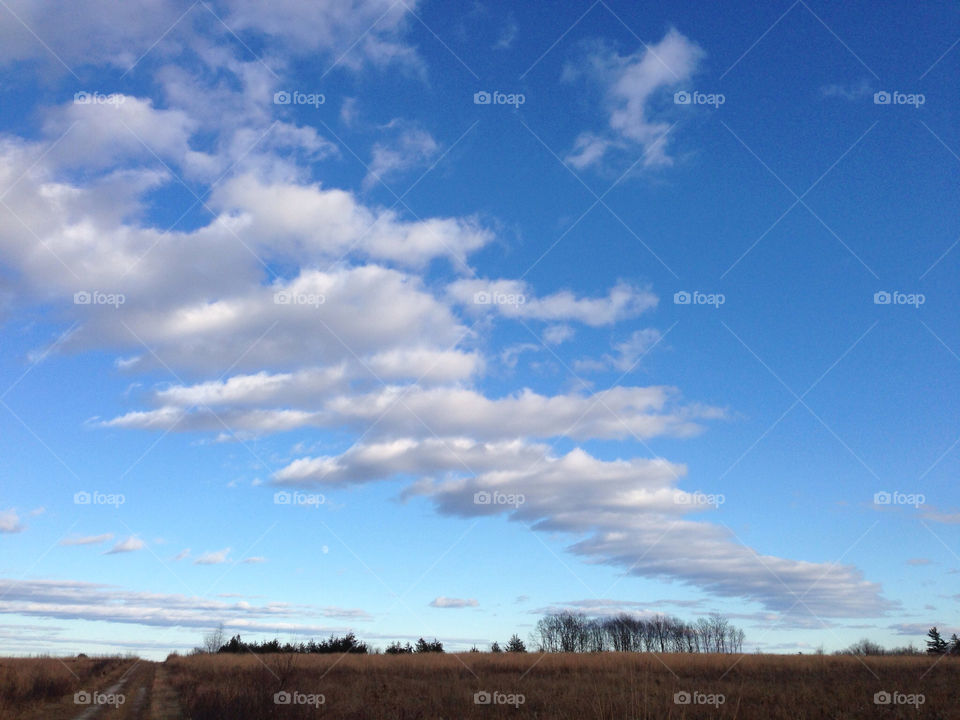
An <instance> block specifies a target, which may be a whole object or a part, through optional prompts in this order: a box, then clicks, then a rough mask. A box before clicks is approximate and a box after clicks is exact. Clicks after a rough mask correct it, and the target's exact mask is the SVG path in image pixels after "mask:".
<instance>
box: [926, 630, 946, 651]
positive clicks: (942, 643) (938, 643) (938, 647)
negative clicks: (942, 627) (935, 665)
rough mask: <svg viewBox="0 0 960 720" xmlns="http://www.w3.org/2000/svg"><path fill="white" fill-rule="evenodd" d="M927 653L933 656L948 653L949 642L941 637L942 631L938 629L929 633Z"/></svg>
mask: <svg viewBox="0 0 960 720" xmlns="http://www.w3.org/2000/svg"><path fill="white" fill-rule="evenodd" d="M927 637H928V638H930V639H929V640H927V652H928V653H930V654H931V655H943V654H944V653H945V652H946V651H947V641H946V640H944V639H943V638H942V637H940V631H939V630H937V628H936V627H932V628H930V630H928V631H927Z"/></svg>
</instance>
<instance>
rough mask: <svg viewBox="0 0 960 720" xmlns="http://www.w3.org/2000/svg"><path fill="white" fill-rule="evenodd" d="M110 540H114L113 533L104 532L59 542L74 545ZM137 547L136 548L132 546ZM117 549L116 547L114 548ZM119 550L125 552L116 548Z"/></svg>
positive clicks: (96, 543) (94, 543) (93, 543)
mask: <svg viewBox="0 0 960 720" xmlns="http://www.w3.org/2000/svg"><path fill="white" fill-rule="evenodd" d="M109 540H113V533H104V534H103V535H81V536H74V537H68V538H64V539H63V540H61V541H60V542H59V544H60V545H65V546H68V547H69V546H73V545H99V544H100V543H105V542H107V541H109ZM132 549H134V550H135V549H136V548H132ZM114 550H116V548H114ZM116 551H117V552H123V551H121V550H116Z"/></svg>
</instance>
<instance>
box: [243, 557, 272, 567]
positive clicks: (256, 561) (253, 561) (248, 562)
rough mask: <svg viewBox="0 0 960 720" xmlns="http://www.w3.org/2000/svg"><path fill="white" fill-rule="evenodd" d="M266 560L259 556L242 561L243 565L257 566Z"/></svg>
mask: <svg viewBox="0 0 960 720" xmlns="http://www.w3.org/2000/svg"><path fill="white" fill-rule="evenodd" d="M266 561H267V559H266V558H265V557H261V556H259V555H254V556H253V557H248V558H245V559H244V561H243V562H244V564H245V565H259V564H260V563H265V562H266Z"/></svg>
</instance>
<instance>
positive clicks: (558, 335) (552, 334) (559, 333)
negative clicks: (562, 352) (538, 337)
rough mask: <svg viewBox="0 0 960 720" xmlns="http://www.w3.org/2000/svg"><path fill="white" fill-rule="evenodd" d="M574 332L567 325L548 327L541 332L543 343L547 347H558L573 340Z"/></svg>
mask: <svg viewBox="0 0 960 720" xmlns="http://www.w3.org/2000/svg"><path fill="white" fill-rule="evenodd" d="M575 334H576V331H575V330H574V329H573V328H572V327H570V326H569V325H548V326H547V327H546V328H544V330H543V341H544V342H545V343H546V344H547V345H560V344H561V343H565V342H566V341H567V340H571V339H573V336H574V335H575Z"/></svg>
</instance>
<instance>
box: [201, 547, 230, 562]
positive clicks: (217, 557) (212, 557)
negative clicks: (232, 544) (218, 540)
mask: <svg viewBox="0 0 960 720" xmlns="http://www.w3.org/2000/svg"><path fill="white" fill-rule="evenodd" d="M229 554H230V548H224V549H223V550H216V551H213V552H205V553H203V554H202V555H200V556H199V557H197V559H196V560H194V561H193V564H194V565H221V564H223V563H225V562H227V556H228V555H229Z"/></svg>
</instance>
